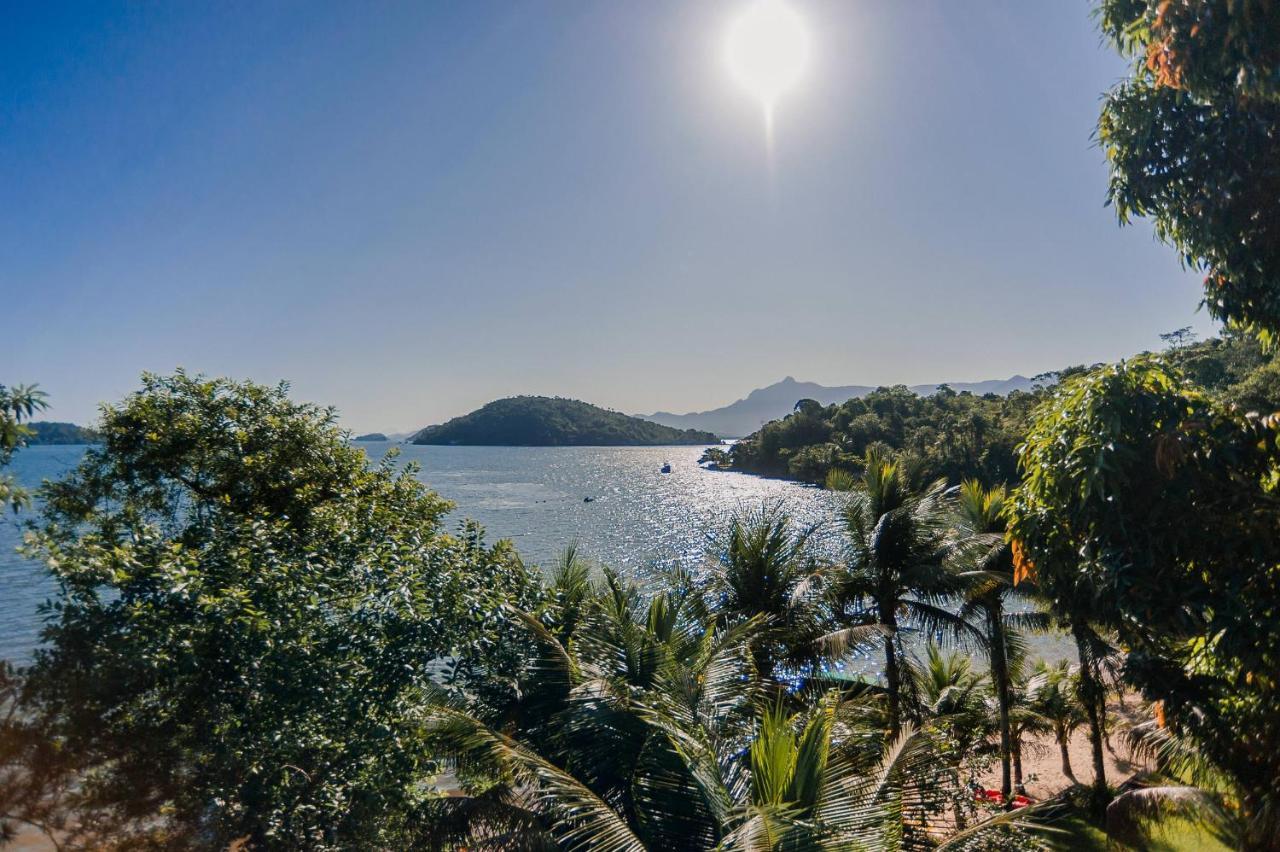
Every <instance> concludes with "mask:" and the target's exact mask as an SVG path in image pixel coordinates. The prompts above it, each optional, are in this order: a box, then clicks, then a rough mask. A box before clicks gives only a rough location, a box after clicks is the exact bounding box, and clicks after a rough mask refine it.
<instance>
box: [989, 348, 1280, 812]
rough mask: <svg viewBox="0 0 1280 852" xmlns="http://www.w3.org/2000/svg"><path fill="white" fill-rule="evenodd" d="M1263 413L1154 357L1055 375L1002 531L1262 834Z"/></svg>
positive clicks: (1273, 770) (1267, 760) (1272, 456)
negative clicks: (1109, 647)
mask: <svg viewBox="0 0 1280 852" xmlns="http://www.w3.org/2000/svg"><path fill="white" fill-rule="evenodd" d="M1273 422H1274V421H1273V420H1272V419H1271V418H1266V419H1261V418H1257V417H1246V416H1244V415H1243V414H1242V413H1241V412H1239V410H1238V409H1235V408H1232V407H1230V406H1228V405H1226V404H1224V403H1222V402H1220V401H1218V400H1215V399H1213V398H1212V397H1211V396H1209V395H1208V394H1206V393H1205V392H1204V391H1202V390H1199V389H1197V388H1195V387H1194V386H1192V385H1191V384H1190V383H1189V382H1188V381H1187V380H1186V378H1185V377H1184V376H1183V374H1182V373H1181V372H1180V371H1178V370H1177V369H1176V368H1174V367H1172V366H1170V365H1169V364H1167V363H1165V362H1164V361H1162V360H1161V359H1159V358H1155V357H1139V358H1135V359H1132V360H1130V361H1126V362H1120V363H1118V364H1114V365H1109V366H1107V367H1103V368H1100V369H1098V370H1096V371H1094V372H1092V373H1090V374H1087V375H1084V376H1079V377H1076V378H1073V379H1070V380H1068V381H1066V382H1064V383H1063V384H1062V385H1061V387H1059V388H1058V389H1057V390H1056V391H1055V392H1054V394H1053V396H1052V397H1051V398H1050V399H1049V400H1047V401H1046V402H1045V403H1044V404H1043V406H1042V407H1041V408H1040V409H1039V410H1038V411H1037V416H1036V420H1035V423H1034V425H1033V427H1032V429H1031V432H1030V433H1029V435H1028V437H1027V441H1026V445H1025V447H1024V449H1023V456H1022V462H1023V465H1024V469H1025V472H1026V476H1025V479H1024V482H1023V484H1022V486H1021V487H1019V488H1018V489H1017V490H1016V491H1015V492H1014V494H1013V497H1012V500H1011V503H1010V534H1011V536H1012V537H1013V539H1014V540H1015V541H1016V542H1017V543H1018V544H1019V546H1020V547H1021V548H1022V549H1023V554H1024V557H1023V558H1024V560H1025V561H1026V564H1025V567H1026V568H1027V569H1028V570H1031V571H1032V572H1033V576H1034V578H1035V580H1036V582H1037V584H1038V585H1039V587H1040V589H1041V591H1042V593H1044V594H1045V595H1046V596H1047V598H1048V599H1049V601H1050V602H1051V603H1052V605H1053V606H1054V608H1055V609H1056V610H1057V611H1058V612H1060V613H1063V614H1064V615H1066V616H1070V615H1071V614H1073V613H1081V612H1087V613H1088V614H1089V617H1090V618H1091V619H1093V620H1096V621H1097V622H1100V623H1101V624H1102V625H1104V626H1105V627H1107V628H1109V629H1112V630H1114V631H1115V632H1116V633H1117V634H1118V636H1119V637H1120V640H1121V642H1122V643H1123V644H1124V645H1125V646H1126V647H1127V648H1128V655H1127V659H1126V666H1125V673H1126V676H1127V677H1128V679H1129V680H1130V681H1131V682H1133V683H1134V684H1136V685H1138V686H1139V687H1140V688H1142V689H1143V690H1144V691H1145V692H1146V694H1147V695H1148V696H1149V697H1152V698H1156V699H1159V700H1161V701H1163V702H1164V706H1165V708H1166V716H1167V718H1168V719H1169V720H1170V723H1171V724H1173V725H1175V726H1176V727H1178V728H1179V729H1181V730H1184V731H1186V732H1187V733H1188V734H1189V735H1190V736H1191V737H1192V738H1193V739H1194V740H1195V741H1196V742H1197V743H1198V744H1199V746H1200V748H1201V749H1202V751H1203V752H1204V753H1205V755H1206V756H1208V757H1209V758H1210V759H1212V760H1214V761H1216V762H1217V764H1218V765H1219V766H1220V767H1221V769H1222V771H1223V772H1224V773H1227V774H1228V775H1230V776H1232V777H1234V778H1235V779H1237V781H1238V783H1239V785H1240V787H1241V789H1243V790H1247V791H1248V794H1247V795H1248V800H1247V804H1248V807H1249V808H1250V810H1251V811H1252V813H1253V814H1254V816H1256V817H1257V818H1258V819H1260V820H1262V823H1261V824H1260V825H1261V826H1262V827H1261V828H1260V829H1259V830H1260V831H1269V832H1272V834H1271V836H1276V832H1277V830H1278V829H1280V822H1276V820H1277V814H1280V786H1277V779H1278V778H1280V739H1277V729H1276V727H1275V725H1274V724H1272V722H1271V721H1269V720H1274V719H1275V718H1276V717H1277V714H1280V679H1277V677H1276V675H1275V673H1276V671H1277V670H1278V668H1280V632H1278V631H1277V630H1276V625H1277V624H1280V538H1277V536H1276V530H1277V529H1278V528H1280V499H1277V494H1276V487H1277V483H1278V482H1280V473H1278V469H1277V461H1278V460H1280V455H1278V452H1277V435H1276V431H1275V429H1274V428H1273V427H1272V425H1271V424H1272V423H1273Z"/></svg>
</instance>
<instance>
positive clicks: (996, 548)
mask: <svg viewBox="0 0 1280 852" xmlns="http://www.w3.org/2000/svg"><path fill="white" fill-rule="evenodd" d="M1005 497H1006V494H1005V488H1004V486H1002V485H1001V486H997V487H995V488H990V489H988V488H984V487H983V486H982V484H981V483H980V482H978V481H977V480H974V479H970V480H968V481H966V482H965V483H963V484H962V485H961V486H960V490H959V493H958V494H957V498H956V507H957V510H958V511H957V515H958V519H959V522H958V526H959V529H960V531H961V535H962V537H963V538H964V539H965V540H966V541H967V544H968V548H967V549H968V551H969V552H970V553H971V554H972V567H971V569H970V570H969V571H968V572H967V576H968V578H969V580H970V584H969V587H968V589H966V591H965V600H964V605H963V606H962V607H961V609H960V615H961V616H962V617H963V618H966V619H970V618H977V619H980V620H981V623H982V627H983V631H984V633H985V641H984V642H983V643H982V646H981V647H982V649H983V650H984V651H985V652H986V655H987V659H988V661H989V663H990V666H991V686H992V689H993V690H994V692H995V697H996V708H997V714H998V721H997V727H998V730H999V734H1000V793H1001V795H1003V796H1004V800H1005V802H1009V801H1010V796H1011V795H1012V793H1013V787H1014V780H1013V771H1012V758H1013V736H1012V730H1011V723H1010V711H1011V706H1012V696H1011V692H1010V690H1011V687H1010V683H1011V677H1010V659H1011V657H1012V656H1015V655H1017V654H1020V653H1021V652H1022V650H1023V649H1022V643H1021V639H1020V637H1019V635H1018V634H1019V631H1021V630H1026V629H1033V630H1043V629H1046V628H1047V627H1048V626H1049V618H1048V616H1047V615H1046V614H1044V613H1040V612H1017V613H1010V612H1009V611H1008V605H1009V603H1010V600H1011V599H1014V598H1022V599H1023V600H1026V599H1028V598H1029V597H1031V596H1032V595H1033V594H1034V587H1033V584H1032V583H1031V582H1030V580H1027V579H1022V581H1021V583H1018V582H1015V577H1014V566H1013V552H1012V549H1011V548H1010V546H1009V544H1008V543H1007V542H1006V541H1005V536H1004V532H1005V520H1004V506H1005ZM1019 579H1021V578H1019Z"/></svg>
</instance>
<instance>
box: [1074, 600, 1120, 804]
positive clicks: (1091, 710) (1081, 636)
mask: <svg viewBox="0 0 1280 852" xmlns="http://www.w3.org/2000/svg"><path fill="white" fill-rule="evenodd" d="M1085 631H1086V628H1085V627H1084V625H1083V624H1080V623H1077V624H1075V625H1073V627H1072V630H1071V632H1072V634H1073V635H1074V636H1075V640H1076V650H1077V651H1078V652H1079V654H1080V702H1081V703H1082V704H1083V705H1084V712H1085V715H1086V717H1087V718H1088V720H1089V744H1090V746H1091V747H1092V749H1093V796H1092V797H1091V800H1092V810H1093V814H1094V816H1095V817H1097V818H1099V819H1101V818H1102V817H1103V816H1104V815H1105V814H1106V812H1107V805H1108V804H1110V802H1111V793H1110V791H1109V790H1108V789H1107V767H1106V763H1105V760H1104V755H1103V750H1102V749H1103V745H1102V738H1103V728H1104V726H1105V725H1106V712H1107V711H1106V693H1105V692H1104V691H1103V688H1102V680H1101V678H1100V677H1099V676H1098V670H1097V666H1096V665H1095V664H1094V661H1093V655H1092V654H1091V653H1090V652H1089V642H1088V635H1087V633H1086V632H1085Z"/></svg>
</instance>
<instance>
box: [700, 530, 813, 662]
mask: <svg viewBox="0 0 1280 852" xmlns="http://www.w3.org/2000/svg"><path fill="white" fill-rule="evenodd" d="M813 532H814V530H813V529H812V528H806V529H800V528H797V525H796V524H795V522H794V521H793V519H792V518H791V517H790V516H789V515H788V514H787V513H786V512H785V511H784V510H783V509H782V507H781V506H778V505H772V506H764V507H761V508H760V509H756V510H753V511H750V512H746V513H743V514H739V515H737V516H735V517H734V518H733V519H732V520H731V521H730V523H729V526H728V529H727V530H726V531H725V534H724V535H723V537H722V538H721V539H720V541H719V542H718V545H719V546H718V547H717V548H716V549H715V551H714V552H713V556H714V557H715V558H714V561H713V562H712V564H711V572H710V581H709V584H708V595H707V598H708V601H707V603H708V606H710V607H711V608H712V609H713V610H714V612H715V613H716V615H717V617H718V618H719V620H720V621H721V622H722V623H728V622H731V621H734V620H743V619H750V618H754V617H756V616H761V617H763V618H765V619H766V620H767V626H766V628H765V629H764V630H762V632H761V634H760V636H759V637H758V640H757V644H756V647H755V648H754V654H755V664H756V670H757V672H758V673H759V675H760V677H762V678H764V679H766V680H767V679H772V678H774V677H775V676H776V674H777V669H778V668H779V666H781V667H783V668H784V669H787V670H789V672H791V673H794V672H795V671H798V670H801V669H805V668H809V667H812V665H813V664H814V663H815V662H816V659H817V654H816V648H815V642H816V640H817V638H818V636H819V635H821V630H820V628H819V622H818V619H817V613H816V611H815V607H814V606H813V601H812V596H810V595H807V594H806V593H805V589H806V587H807V584H806V582H805V581H806V580H807V579H809V578H810V576H811V575H813V573H814V571H815V566H816V561H815V557H814V554H813V553H812V548H811V547H810V540H811V537H812V535H813Z"/></svg>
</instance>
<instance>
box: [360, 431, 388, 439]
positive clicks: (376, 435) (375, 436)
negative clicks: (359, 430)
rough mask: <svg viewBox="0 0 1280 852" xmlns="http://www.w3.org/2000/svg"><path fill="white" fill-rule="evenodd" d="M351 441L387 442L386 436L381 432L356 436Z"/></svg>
mask: <svg viewBox="0 0 1280 852" xmlns="http://www.w3.org/2000/svg"><path fill="white" fill-rule="evenodd" d="M352 440H353V441H385V440H387V436H386V435H384V434H382V433H381V432H370V433H369V434H367V435H356V436H355V437H354V438H352Z"/></svg>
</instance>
